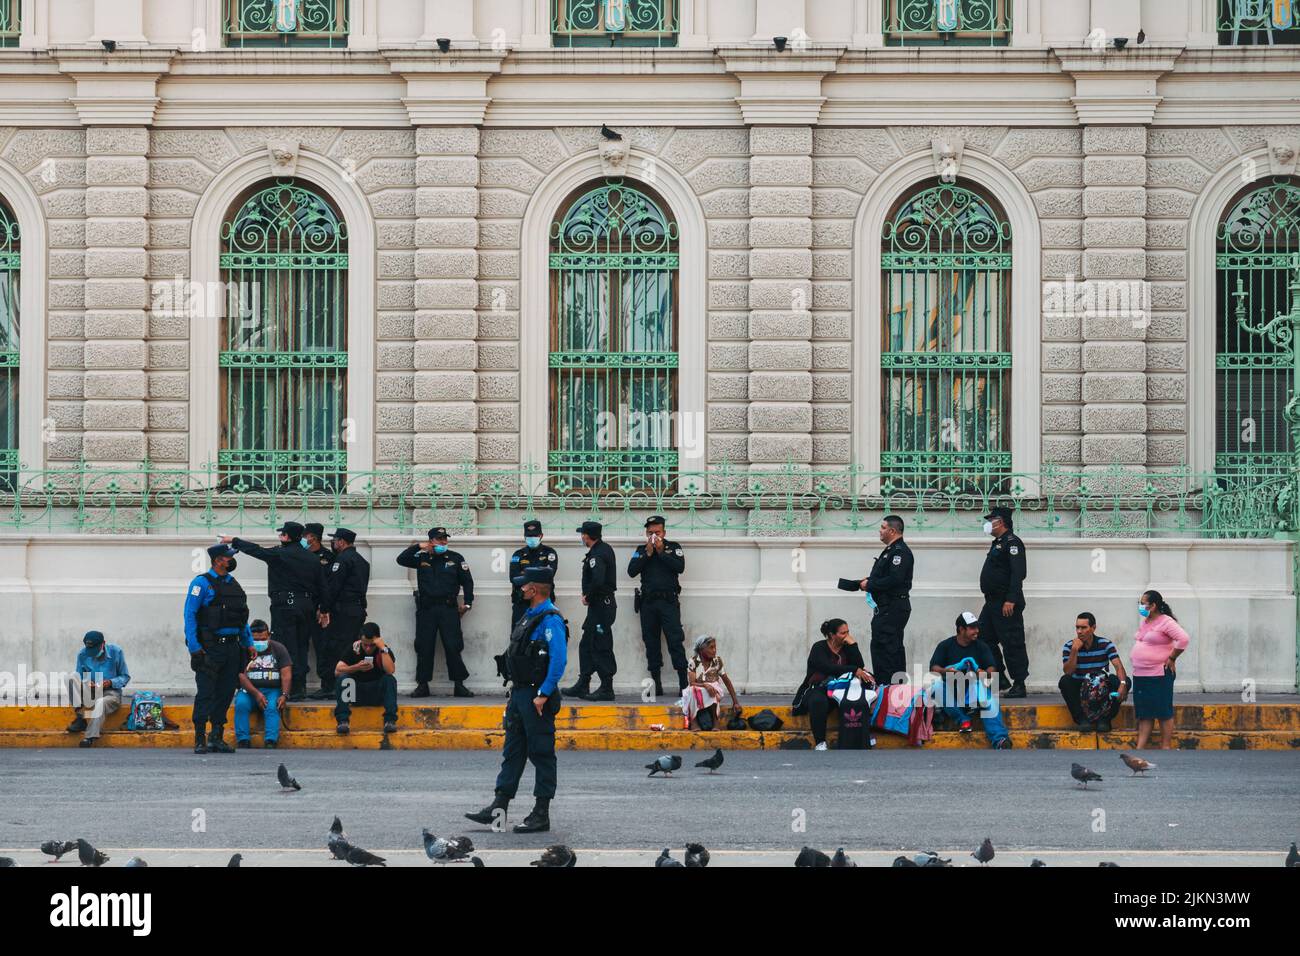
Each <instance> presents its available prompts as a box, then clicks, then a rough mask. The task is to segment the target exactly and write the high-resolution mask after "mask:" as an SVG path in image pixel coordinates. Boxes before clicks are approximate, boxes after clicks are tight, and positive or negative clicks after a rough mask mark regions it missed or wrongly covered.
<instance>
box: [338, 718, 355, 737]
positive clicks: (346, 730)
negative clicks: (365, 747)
mask: <svg viewBox="0 0 1300 956" xmlns="http://www.w3.org/2000/svg"><path fill="white" fill-rule="evenodd" d="M334 732H335V733H336V734H340V735H342V736H344V737H346V736H347V735H348V734H350V733H352V728H351V727H350V726H348V722H347V721H346V720H340V721H339V724H338V726H337V727H335V728H334Z"/></svg>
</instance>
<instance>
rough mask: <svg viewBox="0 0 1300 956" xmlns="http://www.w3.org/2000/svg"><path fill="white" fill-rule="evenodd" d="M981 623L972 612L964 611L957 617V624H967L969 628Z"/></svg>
mask: <svg viewBox="0 0 1300 956" xmlns="http://www.w3.org/2000/svg"><path fill="white" fill-rule="evenodd" d="M979 622H980V619H979V618H978V617H976V616H975V615H974V614H972V613H971V612H970V611H962V612H961V613H960V614H958V615H957V623H958V624H965V625H966V626H967V627H970V626H972V625H974V624H978V623H979Z"/></svg>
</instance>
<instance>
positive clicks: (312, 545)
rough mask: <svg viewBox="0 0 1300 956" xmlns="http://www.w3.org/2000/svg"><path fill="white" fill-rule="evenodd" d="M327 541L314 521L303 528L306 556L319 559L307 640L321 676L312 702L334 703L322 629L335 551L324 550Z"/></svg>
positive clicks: (332, 677) (319, 526) (311, 696)
mask: <svg viewBox="0 0 1300 956" xmlns="http://www.w3.org/2000/svg"><path fill="white" fill-rule="evenodd" d="M324 537H325V526H324V525H323V524H320V523H318V522H315V521H309V522H307V523H306V524H304V525H303V526H302V539H303V540H304V541H306V542H307V553H308V554H310V555H311V556H312V557H314V558H315V559H316V563H317V565H318V567H317V581H316V606H315V607H314V608H312V612H311V617H310V620H308V622H307V637H308V639H309V642H310V643H311V645H312V646H313V647H315V648H316V673H317V674H318V675H320V690H317V691H315V692H313V693H311V694H308V695H307V696H308V698H310V699H311V700H333V699H334V672H333V671H332V670H331V671H328V672H326V671H325V669H324V665H325V664H326V662H327V661H328V660H329V652H328V651H327V650H326V649H325V628H323V627H322V626H321V623H320V619H321V611H320V605H321V595H322V594H323V593H324V591H325V575H326V573H327V572H328V571H329V569H330V566H331V565H332V564H333V563H334V551H333V550H332V549H330V548H327V547H325V544H324V543H323V542H322V540H321V539H322V538H324Z"/></svg>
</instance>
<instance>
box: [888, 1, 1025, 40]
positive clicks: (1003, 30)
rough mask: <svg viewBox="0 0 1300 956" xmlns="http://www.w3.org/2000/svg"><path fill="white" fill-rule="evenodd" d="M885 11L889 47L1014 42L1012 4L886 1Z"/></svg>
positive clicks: (1005, 2) (1006, 2)
mask: <svg viewBox="0 0 1300 956" xmlns="http://www.w3.org/2000/svg"><path fill="white" fill-rule="evenodd" d="M883 7H884V10H883V15H884V24H883V32H884V35H885V43H886V44H887V45H889V46H913V45H942V44H957V45H990V46H1005V45H1006V44H1008V43H1009V42H1010V41H1011V8H1012V0H884V3H883Z"/></svg>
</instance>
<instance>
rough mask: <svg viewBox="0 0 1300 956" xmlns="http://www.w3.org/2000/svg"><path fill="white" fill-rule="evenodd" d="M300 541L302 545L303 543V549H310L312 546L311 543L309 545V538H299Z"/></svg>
mask: <svg viewBox="0 0 1300 956" xmlns="http://www.w3.org/2000/svg"><path fill="white" fill-rule="evenodd" d="M298 543H299V544H300V545H302V549H303V550H304V551H306V550H308V549H309V548H310V547H311V545H309V544H308V543H307V539H306V538H299V539H298Z"/></svg>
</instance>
